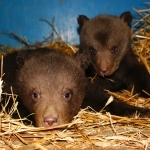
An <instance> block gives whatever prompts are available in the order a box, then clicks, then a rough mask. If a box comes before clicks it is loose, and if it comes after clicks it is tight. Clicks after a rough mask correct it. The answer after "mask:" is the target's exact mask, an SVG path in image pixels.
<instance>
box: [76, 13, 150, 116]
mask: <svg viewBox="0 0 150 150" xmlns="http://www.w3.org/2000/svg"><path fill="white" fill-rule="evenodd" d="M131 21H132V16H131V14H130V12H125V13H123V14H121V16H120V17H117V16H111V15H100V16H97V17H95V18H93V19H88V18H87V17H86V16H84V15H80V16H79V18H78V23H79V25H80V50H79V52H78V53H77V54H76V59H77V60H78V61H79V62H81V66H82V67H83V68H84V69H85V73H86V76H87V77H88V78H89V77H90V78H91V77H94V76H95V73H97V76H96V77H95V78H94V81H93V83H91V84H89V91H88V92H87V94H86V96H85V99H84V101H83V105H82V107H83V108H84V107H87V106H91V107H92V108H93V109H95V110H96V111H100V110H101V109H102V108H103V107H104V106H105V104H106V102H107V100H108V99H109V97H110V95H109V94H107V92H106V91H104V89H107V90H110V91H119V90H123V89H128V88H129V87H132V86H133V85H134V93H140V94H143V93H142V90H145V91H147V92H149V93H150V75H149V73H148V71H147V70H146V68H145V66H144V65H142V64H140V63H139V62H138V60H137V58H136V56H135V55H134V53H133V52H132V49H131V31H130V23H131ZM105 109H106V110H107V111H109V112H111V113H112V114H115V115H121V116H123V115H129V116H130V115H133V114H134V113H135V112H136V111H137V112H139V113H140V116H141V117H145V116H146V117H150V109H147V108H139V107H134V106H130V105H128V104H126V103H124V102H122V101H120V100H118V99H117V98H114V100H113V102H112V103H110V104H109V105H108V106H107V107H106V108H105Z"/></svg>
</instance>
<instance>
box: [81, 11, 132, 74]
mask: <svg viewBox="0 0 150 150" xmlns="http://www.w3.org/2000/svg"><path fill="white" fill-rule="evenodd" d="M131 21H132V16H131V14H130V12H125V13H123V14H121V16H120V17H117V16H109V15H100V16H97V17H95V18H93V19H88V18H87V17H86V16H84V15H80V16H79V17H78V23H79V26H80V46H81V47H80V48H81V53H83V54H84V56H85V57H87V58H88V60H90V62H89V63H92V64H93V66H94V68H95V70H96V71H97V73H98V74H99V75H101V76H109V75H111V74H113V73H114V72H115V71H116V70H117V68H118V67H119V64H120V62H121V60H122V59H123V57H124V55H125V54H126V53H127V51H128V50H129V49H130V44H131V43H130V42H131V31H130V23H131Z"/></svg>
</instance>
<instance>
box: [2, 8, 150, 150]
mask: <svg viewBox="0 0 150 150" xmlns="http://www.w3.org/2000/svg"><path fill="white" fill-rule="evenodd" d="M135 11H136V12H137V13H138V14H139V15H140V19H139V20H135V24H134V26H133V33H134V34H133V38H132V39H133V50H134V52H135V53H136V55H137V56H138V58H139V61H141V63H144V64H145V66H146V68H147V70H148V71H149V72H150V32H149V31H150V9H146V10H136V9H135ZM13 37H14V36H13ZM25 42H26V41H25ZM22 43H23V42H22ZM25 45H26V46H27V47H30V45H28V43H27V42H26V44H25ZM36 46H39V45H36ZM36 46H33V49H35V48H36ZM40 46H42V47H43V46H44V47H49V48H52V47H54V48H57V49H60V50H63V51H64V52H65V53H67V54H68V55H73V54H74V53H75V52H76V51H77V47H76V46H72V45H69V44H67V43H65V42H63V41H62V40H60V39H59V40H56V41H52V42H49V43H47V44H43V45H40ZM0 49H1V50H2V49H3V50H4V49H5V53H9V52H11V51H13V50H14V48H12V47H5V46H0ZM18 50H20V49H18ZM1 54H2V53H1ZM0 86H1V88H0V94H1V93H2V86H3V81H2V79H1V81H0ZM133 90H134V88H133ZM108 92H109V93H110V94H111V95H112V96H115V97H118V98H119V99H121V100H123V101H126V102H127V103H129V104H131V105H136V106H141V107H149V108H150V98H142V97H139V96H138V95H133V94H132V91H126V90H125V91H121V92H115V93H112V92H111V91H108ZM2 94H5V93H2ZM147 94H150V93H147ZM8 95H9V96H10V97H13V100H14V105H13V106H12V109H11V111H10V113H9V114H7V113H6V112H5V107H4V108H3V110H2V111H1V112H0V149H2V150H5V149H6V150H7V149H8V150H9V149H13V150H14V149H17V150H24V149H27V150H31V149H32V150H33V149H35V150H37V149H41V150H47V149H101V150H103V149H104V150H106V149H107V150H108V149H111V150H113V149H114V150H115V149H117V150H119V149H120V150H122V149H123V150H127V149H130V150H132V149H137V148H138V149H142V150H148V149H150V144H149V143H150V119H149V118H145V119H141V118H138V114H135V116H133V118H128V117H118V116H113V115H110V114H109V113H103V112H95V111H94V110H92V108H87V109H82V110H81V111H80V112H79V113H78V114H77V116H75V117H74V119H73V121H72V122H71V123H68V124H64V125H60V126H55V127H50V128H43V127H33V126H32V124H31V125H29V126H26V125H24V124H23V123H22V121H23V120H24V119H26V118H20V119H13V118H11V115H12V113H13V112H14V111H17V102H16V98H17V96H16V95H13V94H8ZM6 105H7V104H6ZM18 113H19V112H18Z"/></svg>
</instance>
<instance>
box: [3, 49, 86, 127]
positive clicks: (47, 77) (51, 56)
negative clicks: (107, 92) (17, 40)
mask: <svg viewBox="0 0 150 150" xmlns="http://www.w3.org/2000/svg"><path fill="white" fill-rule="evenodd" d="M16 58H17V61H16V62H17V65H16V66H17V68H18V69H14V72H9V71H10V70H9V71H8V70H7V69H8V68H7V66H5V70H4V71H5V73H6V75H5V78H4V81H5V82H6V83H5V84H6V85H7V84H8V87H9V86H10V85H12V86H13V88H14V91H15V93H16V94H18V95H19V99H20V102H22V103H23V105H24V106H25V107H26V108H27V110H28V111H29V112H30V113H34V114H35V115H34V118H35V122H36V125H37V126H51V125H58V124H63V123H68V122H70V121H71V120H72V118H73V116H74V115H76V114H77V113H78V111H79V110H80V106H81V104H82V101H83V99H84V95H85V88H86V81H87V80H86V78H85V75H84V72H83V70H82V69H81V68H80V67H79V66H78V65H77V63H76V62H75V61H74V60H73V59H72V58H70V57H69V56H66V55H65V54H62V53H61V52H58V51H56V50H48V49H36V50H25V51H21V52H20V53H19V54H17V55H16ZM6 59H7V58H6ZM6 59H4V64H5V62H6V61H7V60H6ZM13 59H14V58H13ZM11 63H12V62H11ZM6 64H7V62H6ZM13 64H15V63H13ZM10 73H14V74H15V76H14V77H15V78H14V79H13V80H11V81H9V79H8V78H7V75H8V76H9V74H10ZM79 74H80V76H79ZM5 79H7V80H5ZM6 88H7V86H6ZM65 96H66V97H65ZM21 111H22V110H21Z"/></svg>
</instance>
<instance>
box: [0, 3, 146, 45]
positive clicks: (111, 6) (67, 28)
mask: <svg viewBox="0 0 150 150" xmlns="http://www.w3.org/2000/svg"><path fill="white" fill-rule="evenodd" d="M145 1H146V0H0V32H2V31H4V30H7V31H11V32H13V33H15V34H17V35H19V36H21V37H24V38H26V39H28V41H29V43H31V44H33V43H35V42H36V41H42V40H43V37H48V36H49V35H50V33H51V28H50V26H49V25H48V24H46V23H44V22H41V21H39V19H40V18H44V19H47V20H48V21H49V22H51V20H52V18H53V17H54V19H55V20H54V26H55V28H56V29H57V31H58V32H59V34H60V35H61V36H62V38H63V39H64V40H65V41H68V42H69V43H74V44H75V43H79V35H78V33H77V27H78V24H77V21H76V18H77V16H78V15H80V14H84V15H87V16H88V17H94V16H96V15H98V14H101V13H105V14H113V15H120V14H121V13H122V12H124V11H131V12H132V13H133V16H134V17H136V15H137V14H136V13H135V12H134V10H133V7H134V8H137V9H143V8H144V9H145V8H146V7H147V5H144V2H145ZM0 44H2V45H11V46H18V43H17V42H16V41H14V40H13V39H10V38H8V37H5V36H4V35H0Z"/></svg>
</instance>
